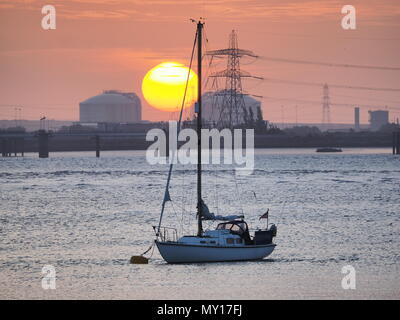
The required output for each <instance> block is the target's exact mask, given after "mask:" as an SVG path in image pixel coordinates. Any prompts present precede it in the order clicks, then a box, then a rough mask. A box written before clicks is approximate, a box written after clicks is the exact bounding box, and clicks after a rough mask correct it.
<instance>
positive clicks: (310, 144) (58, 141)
mask: <svg viewBox="0 0 400 320" xmlns="http://www.w3.org/2000/svg"><path fill="white" fill-rule="evenodd" d="M99 135H100V150H101V151H105V150H114V151H116V150H146V149H147V148H148V147H149V146H150V145H151V144H153V143H154V142H152V141H146V138H145V134H144V133H143V134H136V135H121V134H101V133H100V134H99ZM95 136H96V133H93V134H86V135H68V134H67V135H57V134H54V135H53V136H50V137H49V151H50V152H55V151H95V148H96V145H95V139H94V137H95ZM19 138H21V136H19ZM3 139H13V136H12V135H4V134H0V142H1V140H3ZM21 141H22V140H21ZM1 145H2V144H1V143H0V148H2V146H1ZM254 147H255V148H257V149H258V148H267V149H268V148H319V147H339V148H367V147H368V148H369V147H370V148H379V147H387V148H391V147H392V133H382V132H351V133H342V132H340V133H339V132H337V133H324V134H322V135H316V136H291V135H286V134H264V135H255V141H254ZM18 148H23V149H24V152H38V138H37V137H35V136H34V135H24V140H23V142H19V147H18Z"/></svg>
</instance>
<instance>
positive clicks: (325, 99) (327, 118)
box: [322, 83, 331, 130]
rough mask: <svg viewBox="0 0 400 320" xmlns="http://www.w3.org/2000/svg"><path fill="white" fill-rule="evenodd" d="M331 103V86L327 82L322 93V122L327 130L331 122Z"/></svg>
mask: <svg viewBox="0 0 400 320" xmlns="http://www.w3.org/2000/svg"><path fill="white" fill-rule="evenodd" d="M330 105H331V101H330V98H329V87H328V85H327V84H326V83H325V84H324V87H323V95H322V124H323V125H324V128H325V129H326V130H327V129H329V126H330V124H331V115H330Z"/></svg>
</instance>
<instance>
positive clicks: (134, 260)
mask: <svg viewBox="0 0 400 320" xmlns="http://www.w3.org/2000/svg"><path fill="white" fill-rule="evenodd" d="M131 263H133V264H148V263H149V259H147V258H146V257H143V256H132V257H131Z"/></svg>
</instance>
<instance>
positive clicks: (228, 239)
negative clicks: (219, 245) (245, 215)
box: [226, 238, 235, 244]
mask: <svg viewBox="0 0 400 320" xmlns="http://www.w3.org/2000/svg"><path fill="white" fill-rule="evenodd" d="M226 243H227V244H234V243H235V239H233V238H227V239H226Z"/></svg>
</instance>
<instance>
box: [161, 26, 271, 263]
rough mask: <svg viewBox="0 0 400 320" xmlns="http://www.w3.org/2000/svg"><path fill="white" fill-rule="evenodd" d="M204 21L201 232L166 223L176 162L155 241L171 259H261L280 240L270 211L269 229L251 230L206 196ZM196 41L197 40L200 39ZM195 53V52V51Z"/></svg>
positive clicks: (199, 193)
mask: <svg viewBox="0 0 400 320" xmlns="http://www.w3.org/2000/svg"><path fill="white" fill-rule="evenodd" d="M203 27H204V23H203V22H202V21H198V22H197V32H196V41H197V49H198V50H197V59H198V64H197V66H198V98H197V99H198V100H197V104H196V113H197V135H198V144H197V147H198V150H197V155H198V158H197V213H196V215H197V234H196V235H185V236H182V237H180V238H178V236H177V230H176V229H174V228H169V227H164V226H162V218H163V213H164V209H165V204H166V202H167V201H170V196H169V182H170V179H171V173H172V164H171V165H170V168H169V173H168V180H167V185H166V189H165V194H164V200H163V203H162V209H161V214H160V220H159V224H158V226H154V227H153V229H154V231H155V233H156V240H155V244H156V246H157V248H158V250H159V252H160V254H161V256H162V257H163V259H164V260H165V261H166V262H167V263H199V262H222V261H244V260H259V259H263V258H265V257H267V256H268V255H270V254H271V253H272V251H273V250H274V248H275V246H276V244H275V243H273V238H274V237H275V236H276V232H277V228H276V226H275V225H274V224H272V225H271V226H270V227H269V228H268V211H267V212H266V213H265V214H263V215H262V216H261V217H260V218H267V226H266V228H265V229H258V230H255V231H254V235H251V234H250V230H249V227H248V225H247V223H246V221H245V220H244V215H229V216H220V215H217V216H216V215H215V214H214V213H211V212H210V210H209V209H208V207H207V205H206V204H205V203H204V201H203V199H202V189H201V186H202V183H201V178H202V163H201V147H200V146H201V128H202V119H201V106H202V104H201V103H202V101H201V89H202V88H201V86H202V85H201V83H202V82H201V76H202V31H203ZM196 41H195V42H196ZM193 48H194V47H193ZM192 56H193V53H192ZM204 220H212V221H221V222H220V223H219V224H218V225H217V227H216V229H215V230H203V225H202V223H203V221H204Z"/></svg>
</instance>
